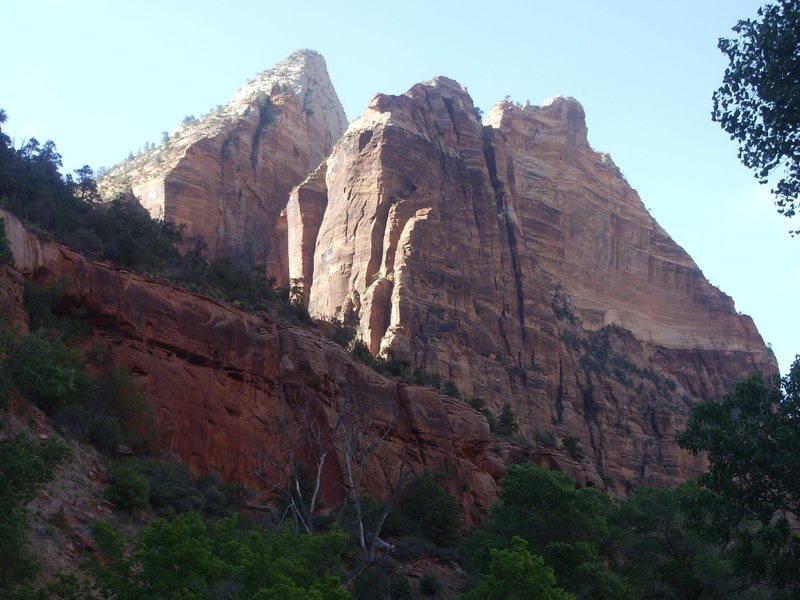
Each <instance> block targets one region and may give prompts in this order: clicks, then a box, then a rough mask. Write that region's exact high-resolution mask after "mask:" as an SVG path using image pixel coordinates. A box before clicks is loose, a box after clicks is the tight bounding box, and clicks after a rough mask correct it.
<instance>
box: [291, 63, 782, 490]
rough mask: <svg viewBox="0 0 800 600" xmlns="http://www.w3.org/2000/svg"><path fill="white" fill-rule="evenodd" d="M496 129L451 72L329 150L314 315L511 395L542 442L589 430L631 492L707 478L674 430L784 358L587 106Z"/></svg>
mask: <svg viewBox="0 0 800 600" xmlns="http://www.w3.org/2000/svg"><path fill="white" fill-rule="evenodd" d="M489 122H490V123H491V126H488V127H483V126H482V124H481V123H480V122H479V121H478V119H477V118H476V116H475V112H474V107H473V105H472V101H471V99H470V98H469V96H468V94H467V93H466V91H465V90H464V89H463V88H461V87H460V86H459V85H458V84H457V83H456V82H454V81H452V80H448V79H446V78H437V79H435V80H433V81H432V82H428V83H426V84H420V85H417V86H414V87H413V88H412V89H411V90H409V92H407V93H406V94H405V95H402V96H386V95H378V96H376V98H375V99H374V100H373V102H372V104H371V105H370V107H369V108H368V109H367V110H366V111H365V113H364V114H363V115H362V116H361V118H359V119H357V120H356V121H354V122H353V123H352V124H351V126H350V128H349V129H348V131H347V132H346V133H345V135H344V136H343V137H342V139H341V141H340V142H339V144H337V146H336V148H335V149H334V150H333V152H332V154H331V156H330V157H329V158H328V160H327V173H326V177H325V186H326V188H327V208H326V211H325V215H324V218H323V219H322V223H321V225H320V226H319V234H318V238H317V245H316V250H315V253H314V257H313V285H311V287H310V290H308V298H309V310H310V311H311V312H312V314H318V315H322V316H327V317H334V316H335V317H338V318H341V319H343V320H344V321H345V322H346V323H350V324H353V325H356V326H357V328H358V331H359V335H360V336H361V337H362V339H363V340H364V341H365V342H366V343H367V344H368V345H369V347H370V349H371V350H372V351H373V352H375V353H377V352H380V351H385V350H389V351H391V352H392V354H393V356H395V357H408V358H410V359H411V360H412V361H413V363H414V364H415V365H416V366H419V367H421V368H423V369H425V370H426V371H428V372H431V373H438V374H440V375H441V376H442V377H443V378H444V379H452V380H453V381H454V382H455V383H456V384H457V386H458V389H459V391H460V392H461V394H462V395H463V396H464V397H467V398H470V397H481V398H483V399H485V400H486V401H487V403H488V405H489V406H490V407H491V408H492V409H493V410H495V412H499V410H500V408H501V407H502V405H503V404H504V403H505V402H510V403H511V405H512V406H513V409H514V411H515V413H516V415H517V418H518V420H519V421H520V424H521V426H522V432H523V433H524V434H525V435H526V436H528V437H529V438H530V439H534V438H536V437H537V433H538V432H550V433H552V434H554V435H555V437H556V439H557V440H558V439H560V438H562V437H564V436H567V435H577V436H578V437H579V438H580V439H581V440H582V443H583V448H584V450H585V451H586V452H587V454H588V455H589V456H590V457H591V459H592V461H593V462H594V464H595V465H596V466H597V468H598V470H600V471H601V472H603V473H604V474H605V475H606V478H607V480H608V481H609V482H610V484H611V486H612V489H614V490H615V491H616V492H617V493H625V492H626V490H627V489H628V488H629V487H630V486H634V485H639V484H648V485H658V486H661V485H669V484H674V483H677V482H679V481H682V480H684V479H686V478H688V477H690V476H693V475H696V474H697V473H699V472H700V470H701V469H702V467H703V465H702V462H701V461H699V460H698V459H695V458H692V457H691V456H689V455H688V454H686V453H684V452H682V451H680V450H679V449H678V447H677V445H676V444H675V442H674V435H675V433H677V432H678V431H679V430H680V429H681V427H682V425H683V423H684V420H685V418H686V416H687V414H688V412H689V409H690V406H691V404H692V403H693V402H695V401H697V400H700V399H704V398H707V397H719V396H721V395H722V394H724V393H725V392H726V391H728V390H729V389H730V385H731V383H732V382H733V381H736V380H739V379H742V378H744V377H746V376H749V375H750V374H752V373H753V372H757V371H762V372H765V373H771V372H774V371H775V370H776V364H775V361H774V357H773V356H772V355H771V353H770V352H768V350H767V349H766V348H765V346H764V343H763V341H762V340H761V337H760V336H759V334H758V332H757V331H756V329H755V327H754V325H753V323H752V321H751V320H750V318H749V317H746V316H742V315H739V314H738V313H737V312H736V310H735V308H734V305H733V302H732V301H731V299H730V298H729V297H727V296H726V295H725V294H723V293H722V292H720V291H719V290H718V289H716V288H714V287H713V286H711V285H710V284H709V283H708V282H707V281H706V280H705V278H704V277H703V275H702V273H701V271H700V270H699V269H698V267H697V266H696V265H695V264H694V262H693V261H692V260H691V258H690V257H689V256H688V255H687V254H686V253H685V252H684V251H683V249H682V248H680V247H679V246H678V245H677V244H675V243H674V242H673V241H672V240H671V239H670V238H669V236H668V235H667V234H666V232H664V231H663V229H661V228H660V227H659V226H658V224H657V223H656V222H655V221H654V220H653V219H652V217H650V215H649V214H648V213H647V211H646V210H645V208H644V206H643V205H642V203H641V201H640V200H639V198H638V196H637V195H636V192H635V191H634V190H632V189H631V188H630V186H628V184H627V182H626V181H625V180H624V178H623V177H622V176H621V174H620V172H619V170H618V169H617V168H616V167H615V166H614V164H613V163H612V162H611V160H610V159H609V158H608V157H607V156H606V155H602V154H597V153H595V152H594V151H593V150H592V149H591V148H590V147H589V145H588V143H587V141H586V124H585V120H584V115H583V110H582V108H581V107H580V105H579V104H578V103H577V102H576V101H574V100H572V99H569V98H556V99H554V100H553V101H552V102H550V103H548V104H546V105H545V106H543V107H525V108H521V107H517V106H514V105H512V104H510V103H501V104H500V105H498V106H497V107H495V108H494V109H493V110H492V112H491V113H490V115H489ZM307 185H310V184H304V185H301V186H300V187H299V188H298V190H297V191H296V192H295V193H296V194H298V195H301V196H302V195H303V194H304V193H306V192H305V190H304V188H305V186H307ZM313 192H314V194H316V195H317V196H318V195H319V194H320V193H321V192H320V186H319V181H315V182H314V189H313ZM317 204H318V205H322V204H324V201H322V200H319V201H318V202H317ZM316 214H317V213H316V212H315V213H313V215H314V216H313V218H314V219H316V218H317V216H316ZM296 219H298V220H299V221H301V222H302V221H303V219H304V217H303V215H302V213H301V214H300V215H299V216H296ZM289 255H290V256H294V257H295V260H294V262H292V261H291V260H290V263H291V264H293V265H296V266H295V267H294V268H293V269H292V272H291V273H290V274H291V275H292V276H294V273H297V274H300V273H305V272H307V271H308V270H309V269H310V268H311V266H310V265H309V261H310V260H311V259H310V257H309V255H308V252H306V251H299V250H298V249H297V248H294V247H292V246H291V245H290V247H289Z"/></svg>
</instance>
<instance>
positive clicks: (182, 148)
mask: <svg viewBox="0 0 800 600" xmlns="http://www.w3.org/2000/svg"><path fill="white" fill-rule="evenodd" d="M346 126H347V119H346V117H345V114H344V110H343V109H342V106H341V103H340V102H339V98H338V97H337V95H336V92H335V91H334V89H333V86H332V84H331V82H330V78H329V77H328V73H327V70H326V67H325V61H324V59H323V58H322V56H321V55H319V54H318V53H316V52H314V51H312V50H300V51H297V52H295V53H294V54H292V55H291V56H289V57H288V58H287V59H286V60H284V61H283V62H281V63H279V64H277V65H276V66H275V67H273V68H272V69H269V70H267V71H264V72H263V73H260V74H259V75H257V76H256V77H255V79H253V80H251V81H250V82H248V83H247V84H246V85H245V86H244V87H242V88H241V89H240V90H239V91H237V92H236V94H235V95H234V97H233V99H232V100H231V101H230V102H229V103H228V104H227V105H226V106H224V107H220V108H219V109H218V110H216V111H214V112H213V113H211V114H210V115H208V116H206V117H204V118H203V119H201V120H200V121H199V122H196V123H194V124H190V125H188V126H184V127H181V128H179V129H178V130H177V131H176V132H174V133H173V135H172V136H171V138H170V139H169V141H167V142H165V143H164V144H162V145H161V146H158V147H157V148H155V149H153V150H150V151H148V152H146V153H144V154H143V155H141V156H139V157H137V158H135V159H133V160H130V161H126V162H124V163H122V164H120V165H118V166H117V167H115V168H114V169H111V170H110V171H109V172H108V173H107V174H106V175H105V176H104V177H103V178H102V179H101V180H100V182H99V184H100V190H101V193H102V194H103V196H105V197H106V198H111V197H114V196H115V195H117V194H119V193H125V192H128V191H131V192H132V193H133V196H134V197H135V198H136V199H137V200H138V201H139V202H140V203H141V204H142V205H143V206H144V207H145V208H147V210H148V211H150V214H151V215H153V216H156V217H164V218H166V219H168V220H171V221H173V222H175V223H177V224H182V225H186V227H187V230H186V235H187V236H188V237H190V238H192V237H197V236H200V237H201V238H202V243H204V244H207V246H208V251H207V254H206V256H207V257H208V258H215V257H218V256H234V257H237V258H241V259H245V260H247V261H251V262H256V263H261V264H265V263H267V264H268V265H269V267H270V268H269V271H270V272H271V273H274V274H275V275H276V276H278V277H279V278H280V276H281V274H285V272H286V270H287V267H286V266H285V265H284V264H283V259H282V256H281V254H280V252H279V250H280V247H276V246H275V244H274V243H273V236H274V235H275V231H274V230H275V226H276V223H277V221H278V217H279V214H280V212H281V210H283V208H284V207H285V206H286V200H287V198H288V196H289V192H290V190H291V189H292V188H293V187H294V186H295V185H297V184H298V183H300V182H301V181H302V180H303V179H305V177H306V176H307V175H308V174H309V173H310V172H311V171H313V170H314V169H315V168H316V167H317V166H318V165H319V163H320V162H321V161H322V160H323V159H324V158H325V156H327V154H328V153H329V152H330V150H331V148H332V147H333V144H334V143H335V142H336V141H337V140H338V139H339V137H340V136H341V134H342V132H343V131H344V129H345V127H346Z"/></svg>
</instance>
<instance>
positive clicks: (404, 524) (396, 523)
mask: <svg viewBox="0 0 800 600" xmlns="http://www.w3.org/2000/svg"><path fill="white" fill-rule="evenodd" d="M397 508H398V509H397V510H396V511H395V512H394V513H393V514H391V515H390V516H389V522H388V523H387V530H389V531H390V532H391V533H394V534H399V535H406V534H410V533H413V534H418V535H421V536H422V537H424V538H426V539H429V540H430V541H432V542H433V543H434V544H436V545H437V546H452V545H454V544H455V543H456V542H457V541H458V538H459V534H460V531H461V516H460V515H461V508H460V507H459V506H458V502H457V501H456V499H455V498H453V496H451V495H450V494H448V493H447V492H446V491H444V490H443V489H442V488H441V486H440V485H439V483H438V482H437V481H436V478H435V477H434V476H433V475H432V474H431V473H429V472H428V471H425V472H424V473H423V474H422V475H420V476H419V477H416V478H415V479H413V480H411V482H410V483H409V484H408V485H407V486H406V488H405V489H404V490H403V492H402V494H401V495H400V500H399V502H398V507H397Z"/></svg>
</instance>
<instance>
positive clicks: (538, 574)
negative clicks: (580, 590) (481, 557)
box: [462, 536, 574, 600]
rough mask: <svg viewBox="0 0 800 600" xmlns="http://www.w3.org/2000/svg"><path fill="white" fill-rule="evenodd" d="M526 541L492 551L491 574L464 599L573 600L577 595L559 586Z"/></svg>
mask: <svg viewBox="0 0 800 600" xmlns="http://www.w3.org/2000/svg"><path fill="white" fill-rule="evenodd" d="M527 546H528V544H527V542H526V541H525V540H523V539H522V538H520V537H518V536H515V537H513V538H512V539H511V542H510V543H509V545H508V549H505V550H492V565H491V567H490V569H489V573H488V574H487V575H486V577H484V578H483V579H482V580H481V582H480V583H479V584H478V586H477V587H476V588H475V589H473V590H472V591H471V592H469V593H468V594H466V595H464V596H462V598H463V599H464V600H494V598H503V599H504V600H571V599H574V596H573V595H571V594H568V593H567V592H565V591H564V590H562V589H561V588H559V587H556V578H555V575H553V570H552V569H551V568H549V567H547V566H545V564H544V560H543V559H542V557H541V556H534V555H532V554H531V553H530V552H528V549H527Z"/></svg>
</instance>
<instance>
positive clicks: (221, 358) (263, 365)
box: [0, 210, 602, 520]
mask: <svg viewBox="0 0 800 600" xmlns="http://www.w3.org/2000/svg"><path fill="white" fill-rule="evenodd" d="M0 219H4V220H5V221H6V224H7V229H8V232H9V238H10V241H11V245H12V249H13V252H14V258H15V264H16V268H11V267H9V266H7V265H0V324H3V323H5V322H9V321H10V322H14V323H24V322H25V316H24V311H23V307H22V299H23V295H22V290H23V283H24V280H25V279H28V280H31V281H34V282H36V283H38V284H40V285H48V284H50V283H52V282H54V281H55V280H59V279H62V280H63V278H66V281H68V282H69V285H68V287H67V289H66V290H65V293H66V301H67V302H68V303H70V305H73V306H75V307H79V308H81V309H83V310H85V316H84V317H83V319H84V321H85V322H86V323H87V324H88V325H89V326H90V327H91V330H92V332H93V333H92V335H93V337H94V338H95V340H100V339H102V340H104V341H105V343H106V345H107V346H108V348H109V351H110V360H111V362H112V364H117V365H121V366H123V367H125V368H126V369H128V370H129V371H130V372H131V373H132V374H133V375H134V376H135V378H136V379H137V381H138V382H139V383H140V384H141V385H142V388H143V392H144V396H145V398H146V399H147V401H148V403H149V404H150V405H151V406H152V408H153V411H154V416H155V428H156V430H157V432H158V440H157V442H158V444H159V446H161V447H162V448H164V449H167V450H169V451H172V452H174V453H175V454H176V455H177V456H178V457H179V458H180V459H181V460H183V461H185V462H186V463H188V464H189V466H190V467H191V468H192V469H193V470H194V471H195V472H196V473H200V474H205V473H219V474H220V475H221V476H222V477H223V478H224V479H225V480H226V481H229V482H233V481H236V482H241V483H244V484H247V485H250V486H252V487H254V488H256V489H261V490H264V489H267V488H268V487H269V485H268V483H269V482H277V481H278V480H279V474H278V473H277V472H276V471H275V468H274V465H275V464H286V463H288V462H290V461H289V457H293V458H294V459H296V460H300V461H304V460H308V458H309V456H310V455H311V454H312V453H313V451H314V447H313V444H312V443H311V441H310V438H309V436H308V435H306V434H305V432H307V431H308V429H309V428H313V429H314V430H316V431H320V432H324V433H323V436H322V437H323V438H325V444H326V446H327V447H328V449H329V450H331V452H330V456H329V458H328V460H327V461H326V463H325V465H324V469H323V478H322V483H323V488H322V490H321V494H322V497H321V499H322V500H323V501H324V502H325V503H326V504H327V505H328V506H334V505H335V504H336V503H337V502H338V501H339V500H340V499H341V493H342V489H343V486H342V484H343V480H342V472H343V466H342V460H343V456H342V454H341V453H340V452H336V451H335V450H334V449H333V448H332V444H331V440H330V438H329V436H330V435H331V434H330V433H329V432H330V431H332V430H334V429H335V427H336V424H337V422H338V421H339V418H340V414H341V412H342V410H343V409H344V410H347V411H350V414H352V411H353V410H357V411H358V412H359V415H360V417H361V419H362V420H363V421H364V422H366V423H368V424H369V427H370V428H374V431H377V432H379V433H380V434H381V435H383V434H386V433H387V432H388V434H387V435H386V438H385V439H384V440H383V441H382V442H381V443H380V444H378V445H377V447H376V451H375V452H374V453H369V455H368V457H367V458H368V460H367V464H366V471H365V473H364V478H363V484H364V487H365V489H367V490H369V493H370V494H371V495H374V496H377V497H385V496H388V495H389V493H390V492H391V490H392V487H393V486H394V485H395V484H396V482H397V481H398V477H399V472H400V469H401V468H402V467H403V465H404V464H407V465H409V466H411V467H412V468H414V469H415V470H417V471H422V470H423V469H429V470H430V471H432V472H446V473H448V474H449V475H450V477H449V479H448V480H447V482H446V485H448V486H449V488H450V491H451V492H452V493H454V494H456V495H457V496H458V497H459V498H460V500H461V505H462V507H463V509H464V512H465V516H466V517H467V519H468V520H469V518H470V515H480V514H485V513H486V511H487V510H488V507H489V505H490V504H491V503H492V502H493V501H494V500H495V499H496V493H497V481H498V478H499V477H500V476H501V475H502V473H503V472H504V461H503V458H502V454H503V453H505V454H508V453H509V452H511V450H512V448H510V447H500V446H498V445H496V444H494V443H492V440H491V437H490V435H489V428H488V424H487V422H486V419H485V417H484V416H483V415H481V414H480V413H478V412H476V411H474V410H472V409H471V408H470V407H469V406H467V405H466V404H465V403H464V402H462V401H460V400H456V399H454V398H450V397H448V396H442V395H440V394H438V393H437V392H436V391H435V390H433V389H431V388H424V387H419V386H409V385H404V384H398V383H397V382H395V381H392V380H389V379H386V378H384V377H382V376H380V375H378V374H377V373H375V372H374V371H372V370H371V369H368V368H367V367H365V366H364V365H362V364H361V363H358V362H356V361H354V360H353V359H352V358H351V356H350V355H349V353H347V352H346V351H345V350H344V349H343V348H341V347H340V346H338V345H337V344H335V343H333V342H331V341H329V340H327V339H326V338H324V337H322V336H321V335H320V334H319V333H317V332H311V331H307V330H304V329H300V328H298V327H293V326H289V325H286V324H283V323H280V322H277V321H275V320H273V318H272V317H271V316H270V315H269V314H266V313H261V314H259V315H252V314H248V313H245V312H243V311H240V310H238V309H236V308H235V307H233V306H232V305H229V304H225V303H222V302H218V301H215V300H212V299H209V298H206V297H204V296H200V295H198V294H195V293H192V292H188V291H186V290H183V289H180V288H177V287H174V286H172V285H170V284H168V283H166V282H164V281H162V280H159V279H156V278H152V277H147V276H143V275H140V274H138V273H134V272H132V271H128V270H125V269H119V268H113V267H110V266H109V265H105V264H102V263H98V262H93V261H89V260H86V259H85V258H83V257H81V256H80V255H78V254H76V253H75V252H73V251H71V250H69V249H68V248H66V247H64V246H60V245H58V244H52V243H42V242H40V241H39V240H38V239H37V238H35V237H34V236H33V235H31V234H29V233H27V232H26V231H25V230H24V228H23V226H22V225H21V223H20V222H19V221H18V220H17V219H15V218H14V217H13V216H11V215H10V214H9V213H7V212H5V211H2V210H0ZM519 460H535V457H533V458H531V457H525V458H524V459H523V458H520V459H519ZM541 460H543V461H544V460H551V459H549V458H546V457H544V458H542V459H541ZM561 460H562V463H563V464H560V467H561V468H562V469H563V470H566V471H568V472H572V473H573V475H574V476H575V477H576V479H578V480H580V481H581V482H582V483H584V484H589V485H602V482H600V481H599V479H598V478H597V475H596V473H594V472H593V469H592V467H591V465H589V464H586V465H581V464H578V463H574V464H573V463H570V461H569V460H568V459H563V458H562V459H561ZM259 475H262V476H263V478H264V479H259V477H258V476H259Z"/></svg>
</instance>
